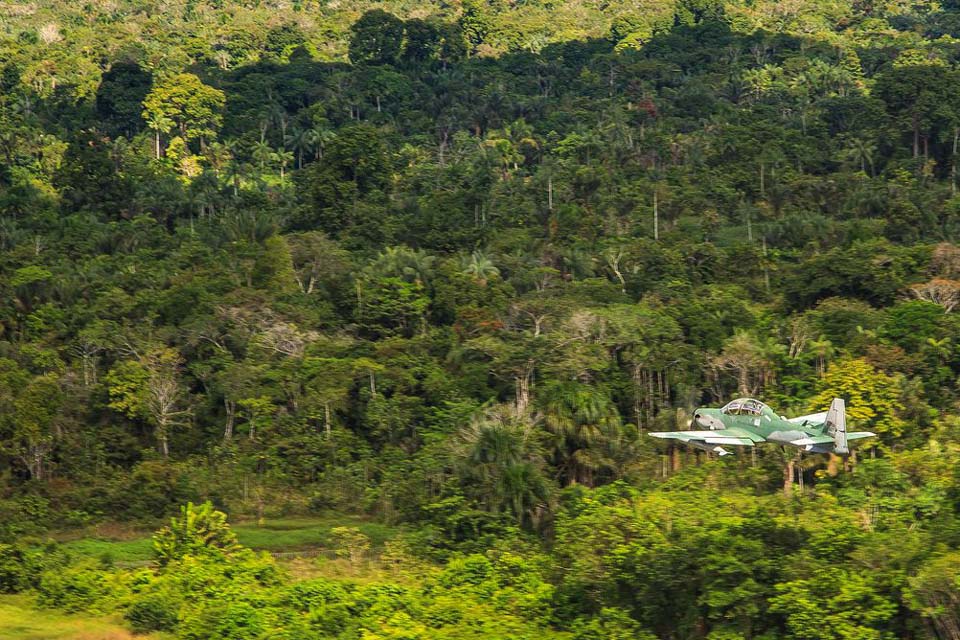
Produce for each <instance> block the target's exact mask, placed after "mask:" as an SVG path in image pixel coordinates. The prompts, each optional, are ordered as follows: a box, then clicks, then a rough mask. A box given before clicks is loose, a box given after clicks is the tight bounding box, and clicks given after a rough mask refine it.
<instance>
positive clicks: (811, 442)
mask: <svg viewBox="0 0 960 640" xmlns="http://www.w3.org/2000/svg"><path fill="white" fill-rule="evenodd" d="M875 435H877V434H875V433H873V432H871V431H851V432H848V433H847V440H860V439H861V438H872V437H873V436H875ZM835 443H836V439H835V438H834V437H833V436H828V435H822V436H806V437H804V438H799V439H797V440H792V441H791V442H790V444H792V445H794V446H797V447H815V446H817V445H821V444H828V445H833V444H835Z"/></svg>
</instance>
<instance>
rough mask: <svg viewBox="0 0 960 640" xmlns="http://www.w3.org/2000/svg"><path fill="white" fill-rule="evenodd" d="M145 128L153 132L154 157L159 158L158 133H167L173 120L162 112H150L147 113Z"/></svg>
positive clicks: (171, 127)
mask: <svg viewBox="0 0 960 640" xmlns="http://www.w3.org/2000/svg"><path fill="white" fill-rule="evenodd" d="M146 120H147V128H148V129H152V130H153V132H154V134H155V138H154V139H155V148H156V158H157V160H159V159H160V134H161V133H167V132H169V131H170V130H171V129H173V120H171V119H170V118H168V117H166V116H165V115H163V114H160V113H157V112H155V111H154V112H150V113H149V114H147V118H146Z"/></svg>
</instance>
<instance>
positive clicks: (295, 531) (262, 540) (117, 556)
mask: <svg viewBox="0 0 960 640" xmlns="http://www.w3.org/2000/svg"><path fill="white" fill-rule="evenodd" d="M232 526H233V530H234V531H235V532H236V533H237V538H238V539H239V540H240V544H242V545H244V546H247V547H250V548H251V549H256V550H262V551H273V552H279V551H303V550H309V549H317V548H322V547H327V546H329V540H330V530H331V529H333V528H334V527H356V528H357V529H359V530H360V531H361V533H363V534H364V535H365V536H367V537H368V538H370V541H371V543H372V546H373V548H374V549H377V548H379V547H382V546H383V543H384V542H386V541H387V540H390V539H391V538H393V537H394V536H395V535H396V533H397V530H396V528H394V527H391V526H389V525H385V524H382V523H379V522H372V521H370V520H368V519H365V518H362V517H360V516H344V515H329V516H321V517H313V518H278V519H275V520H267V521H265V522H264V524H263V526H257V524H256V522H250V521H242V522H239V523H232ZM151 536H152V532H147V531H144V532H142V534H140V536H139V537H136V538H133V539H127V540H117V539H111V538H109V537H89V538H80V539H77V540H70V541H69V542H65V543H63V546H64V548H65V549H67V550H69V551H70V552H72V553H74V554H76V555H78V556H81V557H85V558H95V559H97V560H100V559H110V560H111V561H113V562H121V563H123V562H143V561H146V560H150V559H151V558H152V557H153V546H152V541H151Z"/></svg>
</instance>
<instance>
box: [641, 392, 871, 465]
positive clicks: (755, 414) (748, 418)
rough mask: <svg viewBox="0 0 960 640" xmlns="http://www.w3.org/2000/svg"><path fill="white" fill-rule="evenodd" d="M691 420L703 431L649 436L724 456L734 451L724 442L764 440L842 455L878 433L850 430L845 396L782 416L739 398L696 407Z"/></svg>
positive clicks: (747, 443)
mask: <svg viewBox="0 0 960 640" xmlns="http://www.w3.org/2000/svg"><path fill="white" fill-rule="evenodd" d="M691 423H692V424H695V425H696V426H698V427H702V428H703V429H704V430H703V431H663V432H658V433H650V434H649V435H651V436H653V437H654V438H665V439H672V440H680V441H681V442H685V443H686V444H688V445H690V446H692V447H696V448H697V449H703V450H704V451H711V452H713V453H717V454H719V455H721V456H725V455H729V454H731V453H732V452H731V451H727V450H726V449H724V448H723V445H727V446H735V447H752V446H754V445H756V444H759V443H761V442H773V443H776V444H781V445H791V446H794V447H798V448H799V449H800V450H802V451H806V452H810V453H836V454H838V455H841V456H843V455H847V454H849V453H850V448H849V444H848V443H849V442H850V441H852V440H860V439H861V438H870V437H873V436H875V435H876V434H875V433H871V432H870V431H854V432H849V433H848V432H847V410H846V407H845V405H844V402H843V399H842V398H834V399H833V402H832V403H830V410H829V411H825V412H823V413H814V414H811V415H808V416H797V417H796V418H787V417H784V416H779V415H777V414H776V412H774V410H773V409H771V408H770V407H768V406H767V405H765V404H763V403H762V402H760V401H759V400H754V399H753V398H739V399H737V400H733V401H732V402H729V403H728V404H727V405H726V406H724V407H722V408H720V409H710V408H700V409H697V410H696V411H695V412H694V413H693V420H692V421H691Z"/></svg>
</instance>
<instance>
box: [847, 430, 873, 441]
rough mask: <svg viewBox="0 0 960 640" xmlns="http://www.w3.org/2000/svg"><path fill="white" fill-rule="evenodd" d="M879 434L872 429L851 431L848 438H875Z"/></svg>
mask: <svg viewBox="0 0 960 640" xmlns="http://www.w3.org/2000/svg"><path fill="white" fill-rule="evenodd" d="M876 435H877V434H875V433H873V432H872V431H851V432H850V433H848V434H847V440H860V439H861V438H874V437H876Z"/></svg>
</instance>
